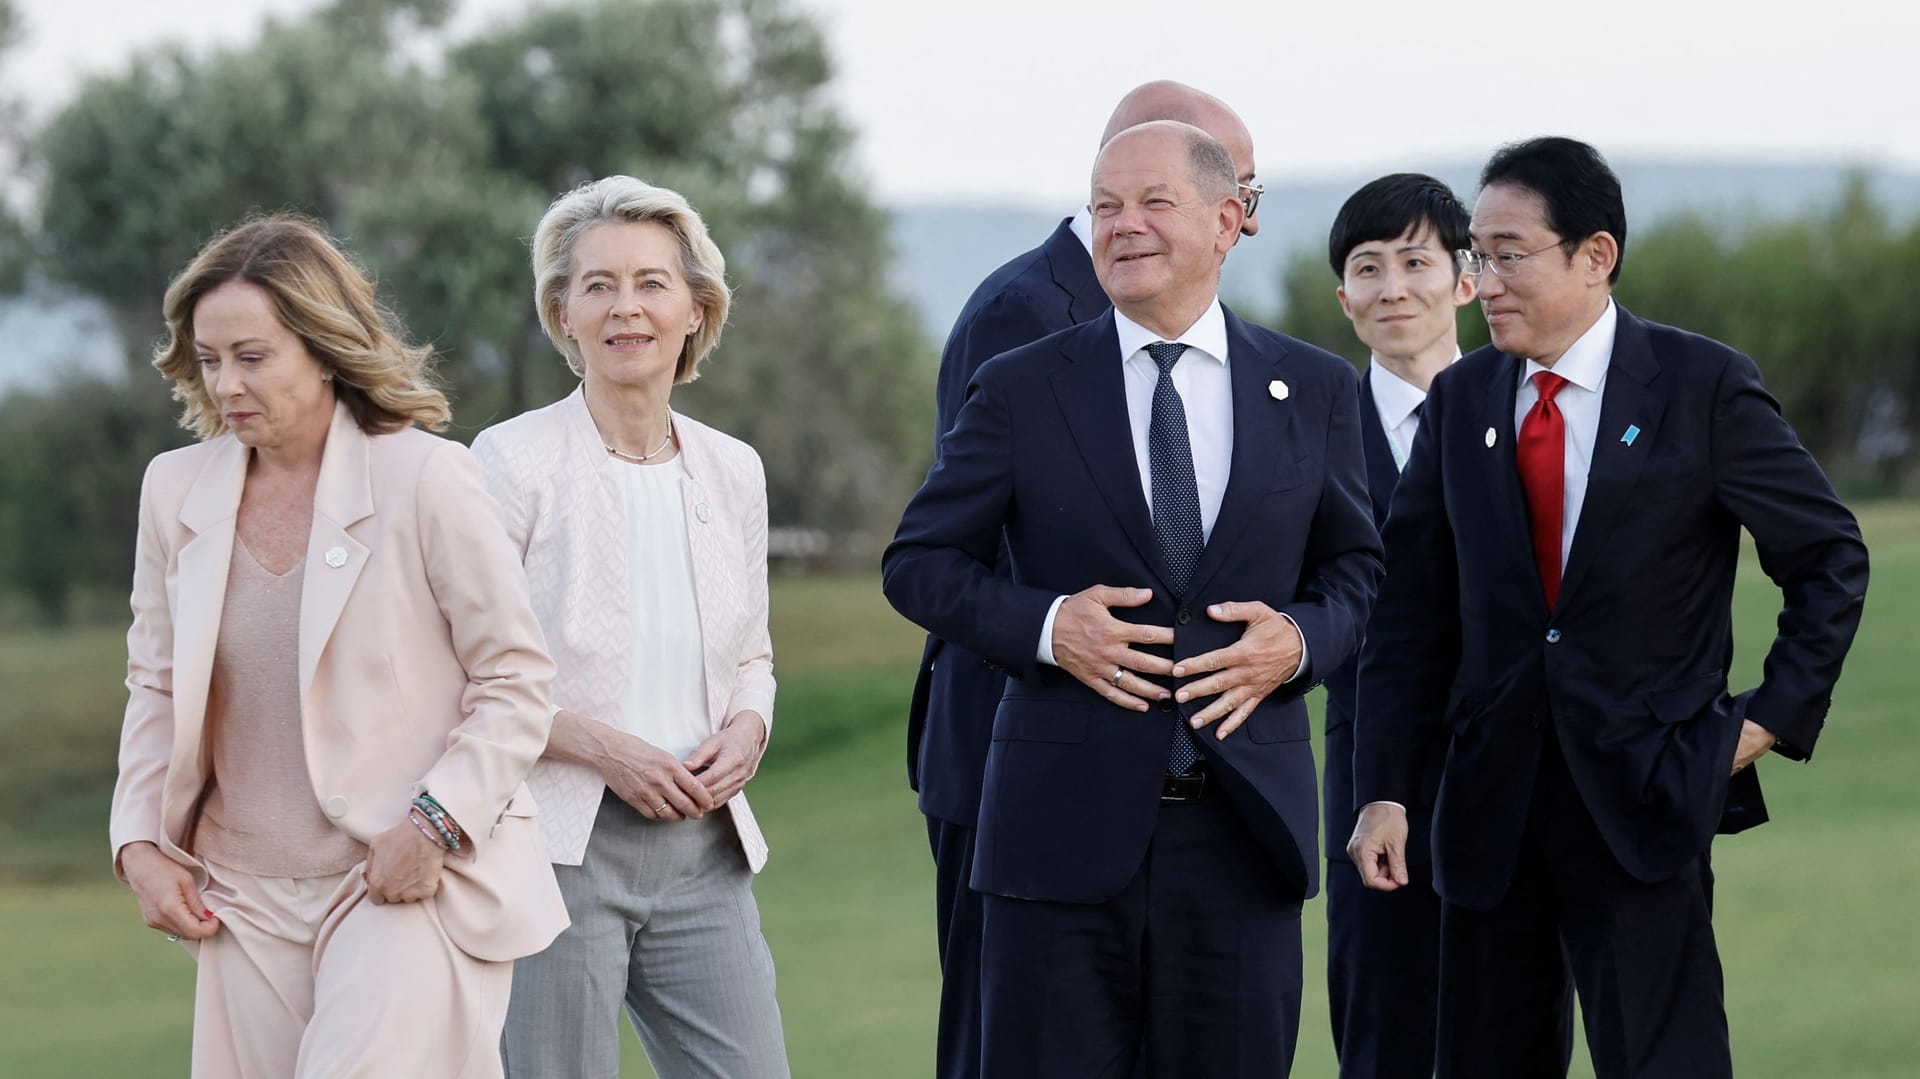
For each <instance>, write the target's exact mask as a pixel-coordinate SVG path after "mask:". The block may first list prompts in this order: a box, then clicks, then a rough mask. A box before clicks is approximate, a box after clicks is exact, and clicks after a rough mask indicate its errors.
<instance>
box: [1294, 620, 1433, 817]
mask: <svg viewBox="0 0 1920 1079" xmlns="http://www.w3.org/2000/svg"><path fill="white" fill-rule="evenodd" d="M1274 613H1275V614H1278V615H1279V616H1280V617H1282V618H1284V619H1286V620H1287V624H1288V625H1291V626H1292V627H1293V631H1294V632H1295V633H1299V634H1300V665H1299V666H1298V667H1295V668H1294V669H1293V673H1292V674H1291V675H1289V676H1288V677H1287V680H1286V681H1285V682H1282V683H1280V684H1281V685H1283V686H1285V685H1292V684H1293V683H1294V682H1295V681H1297V680H1298V679H1299V678H1300V677H1301V676H1302V675H1304V674H1306V673H1307V663H1308V661H1309V660H1310V659H1311V653H1309V652H1308V651H1307V635H1306V634H1305V633H1301V632H1300V623H1298V622H1295V621H1294V620H1293V616H1292V615H1290V614H1288V613H1287V612H1285V611H1276V612H1274ZM1401 808H1403V809H1404V808H1405V807H1404V806H1402V807H1401Z"/></svg>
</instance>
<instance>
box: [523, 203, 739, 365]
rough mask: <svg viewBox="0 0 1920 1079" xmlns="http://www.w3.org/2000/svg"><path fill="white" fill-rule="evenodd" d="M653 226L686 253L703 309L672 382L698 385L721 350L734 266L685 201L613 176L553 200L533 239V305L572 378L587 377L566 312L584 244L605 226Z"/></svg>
mask: <svg viewBox="0 0 1920 1079" xmlns="http://www.w3.org/2000/svg"><path fill="white" fill-rule="evenodd" d="M640 221H651V222H653V223H655V224H657V225H661V226H663V227H665V228H666V229H667V231H669V232H671V233H673V237H674V239H675V240H677V241H679V245H680V275H681V276H682V277H684V278H686V281H687V287H688V289H689V290H690V291H691V292H692V294H693V301H694V302H695V303H696V304H699V305H700V310H701V315H702V317H701V321H700V326H699V328H698V329H696V330H694V331H693V332H692V333H691V334H688V335H687V340H686V343H685V344H684V345H682V346H681V348H680V359H679V361H678V362H677V363H676V364H675V365H674V368H673V381H674V382H675V383H676V384H677V383H681V382H692V381H693V380H694V379H696V378H698V377H699V374H698V369H699V366H700V362H701V361H702V360H705V359H706V358H707V354H708V353H711V352H712V351H713V349H714V346H716V345H718V344H719V343H720V331H721V329H722V328H724V327H725V326H726V322H727V308H728V306H729V305H730V304H731V303H732V302H733V296H732V293H731V292H729V291H728V289H727V260H726V258H725V257H724V256H722V255H721V254H720V248H719V247H717V246H715V245H714V242H713V238H712V237H710V236H708V235H707V223H706V222H705V221H703V220H701V218H700V212H699V211H698V210H695V209H694V208H693V206H692V204H691V203H689V202H687V200H686V198H685V196H683V195H681V194H680V193H679V192H677V191H669V190H667V189H666V188H664V187H655V186H653V185H652V184H650V183H647V182H646V181H644V180H636V179H634V178H633V177H631V176H607V177H604V178H602V179H599V180H594V181H591V182H589V183H584V184H581V185H580V186H579V187H576V188H574V189H573V190H572V191H569V192H567V193H566V194H564V195H561V196H560V197H559V198H557V199H554V200H553V205H551V206H549V207H547V212H546V213H545V214H543V215H541V217H540V226H539V227H538V228H536V229H534V231H533V304H534V308H535V309H536V310H538V311H539V312H540V326H541V328H542V329H544V330H546V331H547V337H548V338H550V339H551V340H552V341H553V345H554V347H555V348H557V349H559V350H560V354H561V355H562V356H565V357H566V359H567V366H568V367H569V368H571V369H572V370H573V373H574V374H576V375H579V376H581V377H583V378H584V377H585V376H586V368H585V366H584V361H583V360H582V359H581V357H580V346H579V344H578V343H577V342H575V341H574V340H573V339H572V338H570V337H568V336H567V332H566V329H565V328H564V327H563V326H562V325H561V322H560V312H561V309H562V308H563V307H564V306H565V305H566V300H567V288H568V287H569V286H570V285H571V284H572V281H573V250H574V248H575V246H577V245H578V244H579V242H580V237H582V236H584V235H586V233H587V232H588V231H589V230H590V229H593V228H594V227H595V226H598V225H605V224H619V223H623V222H640Z"/></svg>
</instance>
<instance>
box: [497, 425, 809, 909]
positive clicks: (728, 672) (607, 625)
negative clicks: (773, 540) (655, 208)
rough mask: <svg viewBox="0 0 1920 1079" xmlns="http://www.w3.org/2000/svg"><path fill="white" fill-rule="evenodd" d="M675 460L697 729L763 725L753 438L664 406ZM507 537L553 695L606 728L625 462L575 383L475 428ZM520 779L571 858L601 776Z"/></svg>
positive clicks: (768, 646)
mask: <svg viewBox="0 0 1920 1079" xmlns="http://www.w3.org/2000/svg"><path fill="white" fill-rule="evenodd" d="M673 429H674V430H675V431H676V432H678V433H679V436H680V458H681V462H682V464H684V465H685V466H686V470H687V476H688V478H689V482H688V483H687V485H686V491H685V499H686V519H687V543H688V548H689V550H690V551H691V553H692V562H693V593H694V600H695V602H696V603H697V604H698V606H699V609H700V637H701V640H702V642H703V644H704V648H705V652H706V657H705V671H704V674H705V676H706V697H707V721H708V725H709V727H710V729H712V730H716V731H717V730H719V729H720V727H721V725H722V724H724V723H725V722H726V720H727V717H729V716H732V715H733V714H735V713H736V712H742V711H747V710H752V711H754V712H758V713H759V714H760V715H761V716H764V717H765V718H766V721H767V730H768V732H769V733H771V732H772V730H773V642H772V640H771V639H770V638H769V637H768V635H767V480H766V473H765V472H764V471H763V470H762V469H761V466H760V456H759V454H756V453H755V452H754V451H753V447H751V446H749V445H747V444H746V443H744V442H741V441H740V440H739V439H736V438H733V437H731V436H728V435H725V434H722V433H721V432H719V431H716V430H714V429H713V428H711V427H708V426H707V425H706V424H703V423H700V422H698V421H695V420H691V419H688V418H687V417H685V416H682V415H680V414H679V413H677V412H676V413H674V415H673ZM473 453H474V456H475V457H478V458H479V459H480V468H481V470H482V471H483V472H484V473H485V474H486V477H487V486H488V487H489V488H491V489H492V491H493V494H494V497H495V498H497V499H499V500H500V508H501V510H502V512H503V513H505V515H506V520H507V534H508V535H509V536H510V537H511V538H512V540H513V543H514V545H515V546H516V547H517V548H518V549H519V552H520V555H521V557H522V558H523V559H524V560H525V564H526V569H527V584H528V586H529V587H530V588H531V589H532V590H533V607H534V610H535V611H537V612H539V616H540V625H541V626H542V627H543V628H545V629H546V631H547V641H548V643H549V645H551V647H552V649H553V659H554V664H555V666H556V668H557V670H556V673H555V676H554V681H553V704H554V707H555V708H564V709H566V710H568V711H570V712H577V713H579V714H580V715H583V716H587V717H590V718H593V719H598V720H600V721H602V722H606V723H609V724H613V725H618V720H619V716H620V712H621V710H622V709H624V708H625V707H626V700H627V669H628V663H629V659H630V657H631V655H632V651H631V648H632V642H631V641H630V640H629V639H628V635H629V632H630V629H631V627H632V624H633V623H632V611H631V608H630V607H629V606H628V604H629V603H630V601H631V597H630V596H629V594H628V593H629V590H630V588H631V585H630V578H629V576H628V566H627V543H626V536H627V523H626V517H625V505H626V501H625V496H624V495H623V494H622V492H621V487H620V474H619V473H618V472H617V471H616V469H619V468H624V467H627V466H625V465H622V464H620V463H619V462H617V461H615V460H613V459H612V458H611V457H609V456H607V451H606V444H605V443H604V442H602V441H601V439H600V434H599V431H598V430H597V429H596V428H595V427H594V425H593V417H591V416H589V415H588V414H587V404H586V391H585V390H584V388H583V389H579V390H575V391H574V392H573V393H572V394H571V395H569V396H567V397H566V398H564V399H562V400H560V401H557V402H555V403H554V404H551V405H548V406H547V407H545V408H542V409H536V410H534V411H532V412H528V413H525V414H524V415H520V416H516V417H514V418H513V419H510V420H508V421H506V422H505V423H502V424H499V425H498V426H495V427H491V428H488V429H487V430H485V431H482V432H481V433H480V437H479V438H476V439H474V442H473ZM527 785H528V786H530V787H532V788H533V790H534V794H535V795H536V796H537V797H538V798H539V799H540V806H541V815H540V823H541V827H542V828H543V829H544V831H545V832H546V837H547V846H548V848H549V849H550V850H551V851H552V853H553V859H554V861H556V862H559V863H561V864H563V865H579V864H580V862H581V859H583V858H585V857H586V853H587V837H588V835H589V834H591V832H592V831H593V820H594V817H595V815H596V814H597V813H598V812H599V810H600V799H601V797H602V794H603V792H605V790H606V784H605V783H604V782H603V781H602V780H601V778H600V775H599V773H597V772H595V771H594V770H593V769H591V768H586V767H583V766H580V765H573V764H565V763H562V762H560V761H553V760H542V761H541V762H540V763H539V764H536V765H534V768H533V774H532V775H530V776H528V777H527ZM727 808H728V810H729V811H731V813H732V817H733V824H734V827H735V829H736V830H737V831H738V832H739V834H740V845H741V847H742V848H744V849H745V851H746V854H747V864H748V865H750V866H752V867H753V871H754V872H756V873H758V872H759V871H760V868H761V867H762V866H764V865H765V864H766V861H767V843H766V840H765V838H763V837H762V836H761V834H760V825H759V824H758V822H756V821H755V820H754V819H753V811H752V810H751V809H749V808H748V807H747V799H746V796H745V795H744V794H741V795H736V796H735V797H734V798H733V800H732V801H731V802H729V803H727Z"/></svg>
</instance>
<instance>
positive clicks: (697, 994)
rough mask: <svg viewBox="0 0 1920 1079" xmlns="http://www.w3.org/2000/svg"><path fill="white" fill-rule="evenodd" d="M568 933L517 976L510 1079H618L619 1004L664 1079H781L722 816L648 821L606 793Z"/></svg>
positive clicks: (576, 882)
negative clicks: (624, 1009)
mask: <svg viewBox="0 0 1920 1079" xmlns="http://www.w3.org/2000/svg"><path fill="white" fill-rule="evenodd" d="M553 869H554V873H555V875H557V876H558V877H559V879H560V893H561V895H562V896H564V897H565V898H566V902H567V913H568V915H570V916H571V917H572V918H573V925H572V927H570V928H569V929H567V931H566V932H564V933H562V934H560V938H559V939H558V940H556V941H554V942H553V945H552V946H551V947H549V948H548V949H547V950H546V951H544V952H541V953H540V954H538V955H534V956H529V957H527V958H525V959H522V960H520V961H519V962H517V963H515V964H514V969H513V997H512V1001H511V1003H510V1005H509V1006H508V1009H507V1025H506V1031H505V1033H504V1034H503V1035H502V1037H501V1043H500V1044H501V1056H502V1057H503V1059H504V1060H505V1063H506V1073H507V1075H508V1076H509V1077H510V1079H546V1077H553V1079H601V1077H604V1079H617V1077H618V1076H619V1074H620V1029H619V1014H620V1008H621V1006H622V1005H623V1004H624V1005H625V1007H626V1010H627V1015H628V1017H629V1018H630V1019H631V1020H632V1021H633V1028H634V1030H635V1031H636V1032H637V1033H638V1034H639V1035H640V1044H641V1045H642V1046H644V1047H645V1048H646V1051H647V1059H648V1061H649V1062H651V1063H652V1064H653V1069H654V1071H655V1072H656V1073H658V1075H659V1076H660V1079H788V1074H789V1073H788V1070H787V1051H786V1044H785V1038H784V1035H783V1034H782V1033H781V1029H780V1006H779V1004H778V1003H776V1002H775V1000H774V995H773V954H772V953H771V952H770V951H768V950H767V941H766V938H765V937H763V936H762V935H761V934H760V909H759V907H757V906H756V905H755V904H754V901H753V873H752V871H751V870H749V869H748V868H747V860H746V855H744V854H743V853H741V850H740V840H739V838H738V836H736V835H735V834H734V830H733V822H732V821H731V820H730V819H729V818H728V816H727V814H726V813H724V812H722V813H713V814H709V815H708V816H707V817H706V818H705V819H704V820H697V821H679V822H674V823H660V822H657V821H652V820H648V819H647V818H646V817H643V816H641V815H640V814H639V812H637V811H636V810H635V809H634V808H633V807H632V806H629V805H627V804H626V803H625V802H623V801H621V800H620V799H619V798H618V797H616V796H615V795H614V794H613V792H612V791H608V792H607V794H606V797H605V798H604V799H603V800H602V801H601V804H600V815H599V816H598V817H597V818H596V819H595V821H594V825H593V836H592V838H591V839H590V840H589V841H588V843H587V857H586V860H585V861H584V862H583V863H581V864H580V865H578V866H565V865H556V866H554V867H553Z"/></svg>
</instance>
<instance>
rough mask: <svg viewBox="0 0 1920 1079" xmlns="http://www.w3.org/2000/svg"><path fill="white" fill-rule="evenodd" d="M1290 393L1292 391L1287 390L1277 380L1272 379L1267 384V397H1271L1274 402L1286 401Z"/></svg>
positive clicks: (1284, 384) (1285, 386) (1284, 385)
mask: <svg viewBox="0 0 1920 1079" xmlns="http://www.w3.org/2000/svg"><path fill="white" fill-rule="evenodd" d="M1292 392H1293V391H1292V390H1289V389H1287V384H1286V383H1284V382H1282V381H1280V380H1279V379H1277V378H1276V379H1274V380H1273V381H1272V382H1269V383H1267V395H1268V396H1269V397H1272V398H1273V399H1274V400H1276V401H1284V400H1286V399H1287V395H1288V394H1290V393H1292Z"/></svg>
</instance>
